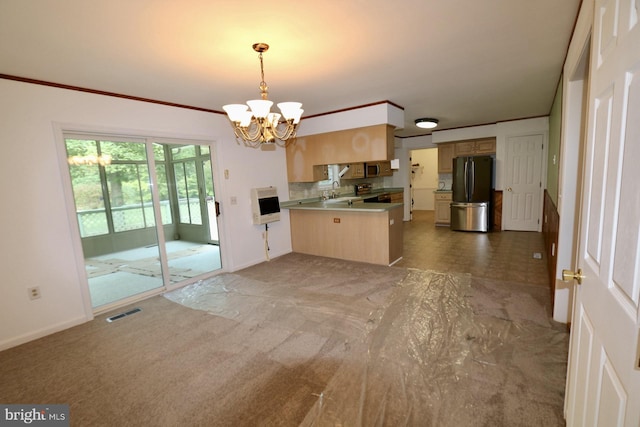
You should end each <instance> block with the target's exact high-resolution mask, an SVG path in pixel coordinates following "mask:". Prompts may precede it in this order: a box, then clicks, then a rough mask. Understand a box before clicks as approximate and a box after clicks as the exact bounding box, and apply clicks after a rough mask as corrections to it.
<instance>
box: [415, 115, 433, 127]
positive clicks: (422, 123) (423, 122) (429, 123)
mask: <svg viewBox="0 0 640 427" xmlns="http://www.w3.org/2000/svg"><path fill="white" fill-rule="evenodd" d="M415 123H416V126H418V127H419V128H422V129H433V128H434V127H436V126H438V119H428V118H424V119H416V122H415Z"/></svg>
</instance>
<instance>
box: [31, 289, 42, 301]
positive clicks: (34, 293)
mask: <svg viewBox="0 0 640 427" xmlns="http://www.w3.org/2000/svg"><path fill="white" fill-rule="evenodd" d="M27 291H28V292H29V299H32V300H33V299H38V298H40V297H41V296H42V295H40V287H39V286H34V287H33V288H28V289H27Z"/></svg>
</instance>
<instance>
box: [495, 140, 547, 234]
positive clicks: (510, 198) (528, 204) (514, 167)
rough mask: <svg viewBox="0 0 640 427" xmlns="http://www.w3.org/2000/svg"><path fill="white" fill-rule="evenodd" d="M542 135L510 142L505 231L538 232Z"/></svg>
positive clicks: (505, 201) (507, 159) (508, 142)
mask: <svg viewBox="0 0 640 427" xmlns="http://www.w3.org/2000/svg"><path fill="white" fill-rule="evenodd" d="M542 144H543V136H542V135H522V136H512V137H508V138H507V144H506V145H507V158H506V164H507V176H506V179H505V186H504V192H503V195H502V197H503V202H502V205H503V218H504V224H503V228H504V229H505V230H517V231H538V229H539V228H540V215H541V209H540V207H541V199H542V148H543V146H542Z"/></svg>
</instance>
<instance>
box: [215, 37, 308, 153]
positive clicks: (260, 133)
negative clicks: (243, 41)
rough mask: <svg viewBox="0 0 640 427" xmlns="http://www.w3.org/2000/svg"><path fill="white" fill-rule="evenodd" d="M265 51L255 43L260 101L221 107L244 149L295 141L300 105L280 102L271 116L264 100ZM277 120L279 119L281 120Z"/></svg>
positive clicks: (284, 144)
mask: <svg viewBox="0 0 640 427" xmlns="http://www.w3.org/2000/svg"><path fill="white" fill-rule="evenodd" d="M268 49H269V45H268V44H266V43H256V44H254V45H253V50H255V51H256V52H258V58H260V76H261V78H262V80H261V81H260V96H261V99H254V100H251V101H247V104H248V105H245V104H229V105H225V106H223V107H222V108H223V109H224V111H226V113H227V115H228V116H229V120H230V121H231V125H232V126H233V132H234V133H235V135H236V142H238V144H240V141H242V142H243V143H244V145H245V146H247V147H252V148H258V147H260V146H261V145H262V144H273V143H275V144H277V145H279V146H281V147H284V146H286V144H287V141H288V140H290V139H293V138H295V136H296V130H297V129H298V124H299V123H300V117H301V116H302V112H303V111H304V110H302V108H301V107H302V104H301V103H300V102H281V103H279V104H278V108H279V109H280V112H281V113H282V114H279V113H272V112H271V106H272V105H273V102H271V101H269V100H268V99H267V94H268V89H269V88H268V87H267V83H265V81H264V65H263V62H262V53H263V52H266V51H267V50H268ZM281 118H282V119H283V120H281Z"/></svg>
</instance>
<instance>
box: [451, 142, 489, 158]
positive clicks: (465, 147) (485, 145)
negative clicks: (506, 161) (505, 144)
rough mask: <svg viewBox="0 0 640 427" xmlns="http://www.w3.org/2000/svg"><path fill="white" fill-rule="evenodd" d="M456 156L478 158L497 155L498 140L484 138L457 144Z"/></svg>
mask: <svg viewBox="0 0 640 427" xmlns="http://www.w3.org/2000/svg"><path fill="white" fill-rule="evenodd" d="M454 145H455V156H456V157H459V156H477V155H483V154H495V152H496V139H495V138H483V139H474V140H469V141H460V142H456V143H455V144H454Z"/></svg>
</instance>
